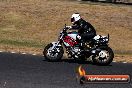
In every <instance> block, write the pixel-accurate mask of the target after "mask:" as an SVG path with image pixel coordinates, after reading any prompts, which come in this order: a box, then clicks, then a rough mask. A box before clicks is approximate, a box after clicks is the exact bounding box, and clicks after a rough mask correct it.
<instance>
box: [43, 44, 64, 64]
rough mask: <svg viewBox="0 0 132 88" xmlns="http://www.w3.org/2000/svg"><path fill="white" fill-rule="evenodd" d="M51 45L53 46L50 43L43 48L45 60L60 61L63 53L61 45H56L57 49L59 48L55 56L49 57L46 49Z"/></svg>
mask: <svg viewBox="0 0 132 88" xmlns="http://www.w3.org/2000/svg"><path fill="white" fill-rule="evenodd" d="M52 46H53V44H52V43H50V44H48V45H47V46H46V47H45V48H44V51H43V55H44V57H45V59H46V60H47V61H50V62H56V61H60V60H61V58H62V57H63V54H64V50H63V47H62V46H57V47H58V48H59V50H60V51H59V52H58V55H57V56H56V57H50V56H48V55H47V53H48V49H50V48H51V47H52Z"/></svg>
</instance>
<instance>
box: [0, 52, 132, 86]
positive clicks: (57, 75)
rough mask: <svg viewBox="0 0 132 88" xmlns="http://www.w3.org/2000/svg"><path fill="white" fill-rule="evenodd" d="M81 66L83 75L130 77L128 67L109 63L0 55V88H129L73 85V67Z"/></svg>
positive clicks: (130, 84) (125, 64)
mask: <svg viewBox="0 0 132 88" xmlns="http://www.w3.org/2000/svg"><path fill="white" fill-rule="evenodd" d="M79 65H82V66H83V68H84V69H85V70H86V72H87V74H130V75H131V76H132V64H128V63H111V65H109V66H96V65H92V64H90V63H76V62H73V61H72V60H63V61H62V62H47V61H45V60H44V58H43V57H42V56H37V55H36V56H34V55H27V54H25V55H22V54H16V53H14V54H11V53H6V52H2V53H0V88H132V82H131V83H126V84H84V85H80V84H78V83H77V82H76V78H75V77H76V74H75V70H76V68H77V67H78V66H79Z"/></svg>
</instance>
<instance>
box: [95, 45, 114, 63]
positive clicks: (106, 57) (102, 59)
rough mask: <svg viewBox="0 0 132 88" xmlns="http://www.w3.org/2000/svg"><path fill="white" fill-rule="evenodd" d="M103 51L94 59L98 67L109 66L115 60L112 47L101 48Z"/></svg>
mask: <svg viewBox="0 0 132 88" xmlns="http://www.w3.org/2000/svg"><path fill="white" fill-rule="evenodd" d="M100 49H101V51H100V52H98V53H97V54H96V56H94V58H93V62H94V63H95V64H97V65H109V64H110V63H111V62H112V61H113V58H114V53H113V50H112V49H111V48H110V47H105V48H100Z"/></svg>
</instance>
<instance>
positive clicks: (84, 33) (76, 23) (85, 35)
mask: <svg viewBox="0 0 132 88" xmlns="http://www.w3.org/2000/svg"><path fill="white" fill-rule="evenodd" d="M71 22H72V24H73V25H72V26H66V28H68V29H78V36H77V39H78V42H80V43H81V46H82V42H86V41H88V42H89V41H90V39H92V38H93V37H95V36H96V31H95V29H94V27H93V26H92V25H91V24H90V23H89V22H86V21H85V20H84V19H82V18H81V16H80V14H79V13H74V14H73V15H72V16H71Z"/></svg>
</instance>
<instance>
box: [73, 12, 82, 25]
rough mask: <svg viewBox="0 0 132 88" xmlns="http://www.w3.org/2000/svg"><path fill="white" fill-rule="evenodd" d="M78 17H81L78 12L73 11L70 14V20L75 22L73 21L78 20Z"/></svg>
mask: <svg viewBox="0 0 132 88" xmlns="http://www.w3.org/2000/svg"><path fill="white" fill-rule="evenodd" d="M80 19H81V16H80V14H79V13H74V14H72V17H71V22H72V23H75V22H77V21H79V20H80Z"/></svg>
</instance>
